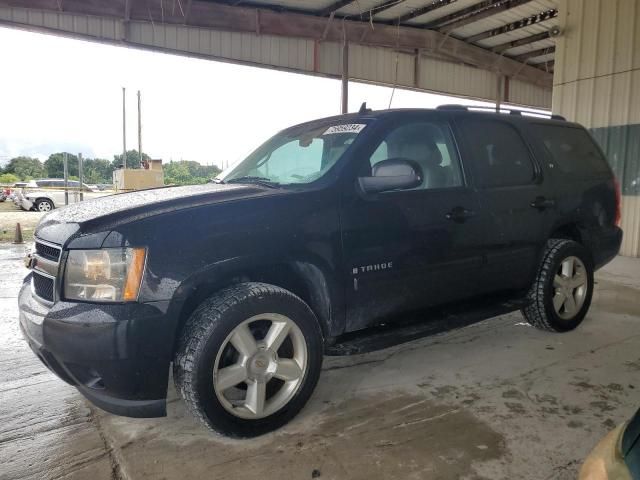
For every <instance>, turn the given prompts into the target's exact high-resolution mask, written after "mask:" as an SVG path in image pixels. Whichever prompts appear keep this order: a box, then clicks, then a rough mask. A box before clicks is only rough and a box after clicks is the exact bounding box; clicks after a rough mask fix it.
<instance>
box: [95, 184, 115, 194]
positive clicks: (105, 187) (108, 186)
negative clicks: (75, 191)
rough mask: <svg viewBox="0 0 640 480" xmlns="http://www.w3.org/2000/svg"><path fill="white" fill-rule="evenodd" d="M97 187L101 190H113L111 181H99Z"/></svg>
mask: <svg viewBox="0 0 640 480" xmlns="http://www.w3.org/2000/svg"><path fill="white" fill-rule="evenodd" d="M97 187H98V190H100V191H101V192H103V191H105V190H113V183H99V184H98V185H97Z"/></svg>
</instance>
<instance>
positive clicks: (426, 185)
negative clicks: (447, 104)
mask: <svg viewBox="0 0 640 480" xmlns="http://www.w3.org/2000/svg"><path fill="white" fill-rule="evenodd" d="M389 159H406V160H413V161H414V162H415V163H417V164H418V165H419V167H420V169H421V171H422V172H421V173H422V179H423V180H422V183H421V184H420V185H419V186H417V187H416V188H414V189H413V190H425V189H435V188H448V187H459V186H461V185H462V184H463V179H462V169H461V168H460V161H459V159H458V155H457V153H456V149H455V144H454V142H453V138H452V136H451V132H450V130H449V127H448V125H447V124H446V123H444V122H437V121H414V122H411V123H406V124H403V125H400V126H398V127H396V128H395V129H393V130H391V131H390V132H389V133H388V134H387V135H385V137H384V139H383V140H382V141H381V142H380V144H379V145H378V147H377V148H376V150H375V151H374V152H373V154H372V155H371V157H370V158H369V163H370V166H371V167H373V166H374V165H375V164H376V163H378V162H381V161H383V160H389Z"/></svg>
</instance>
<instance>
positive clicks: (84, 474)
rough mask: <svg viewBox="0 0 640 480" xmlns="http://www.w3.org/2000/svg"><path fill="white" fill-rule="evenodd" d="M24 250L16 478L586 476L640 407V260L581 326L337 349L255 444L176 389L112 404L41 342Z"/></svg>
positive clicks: (8, 360)
mask: <svg viewBox="0 0 640 480" xmlns="http://www.w3.org/2000/svg"><path fill="white" fill-rule="evenodd" d="M24 248H25V247H23V246H20V247H15V246H11V247H9V246H5V247H1V246H0V287H1V290H0V291H1V292H2V293H1V295H0V297H1V298H0V312H2V313H1V314H0V479H2V480H14V479H43V478H46V479H69V480H70V479H88V478H90V479H92V480H103V479H104V480H109V479H110V480H128V479H165V480H170V479H179V480H190V479H202V478H215V479H216V480H221V479H233V480H242V479H246V480H250V479H251V480H252V479H255V480H258V479H259V480H270V479H274V480H275V479H277V480H282V479H283V478H286V479H292V480H294V479H295V480H297V479H312V478H320V479H321V480H322V479H340V480H343V479H358V480H359V479H362V480H365V479H367V480H369V479H385V480H386V479H430V480H432V479H514V478H518V479H531V480H534V479H535V480H545V479H548V480H565V479H566V480H568V479H575V478H576V474H577V471H578V469H579V467H580V465H581V462H582V460H583V459H584V457H585V456H586V455H587V454H588V452H589V451H590V450H591V449H592V448H593V446H594V445H595V444H596V443H597V441H598V440H599V439H600V438H601V437H602V436H603V435H605V434H606V433H607V432H608V431H609V430H611V429H612V428H613V427H614V426H615V425H616V424H619V423H621V422H623V421H624V420H626V419H628V418H629V417H630V416H631V415H632V414H633V413H634V412H635V410H636V409H637V408H638V407H639V406H640V395H639V393H638V392H639V391H640V348H639V346H640V302H639V301H638V298H640V260H638V259H628V258H618V259H616V260H615V261H614V262H613V263H612V264H610V265H609V266H607V267H606V268H605V269H604V270H602V271H601V272H599V273H598V274H597V281H598V285H597V286H596V295H595V299H594V305H593V306H592V309H591V311H590V313H589V315H588V316H587V318H586V320H585V321H584V323H583V324H582V325H581V326H580V327H579V328H578V329H577V330H576V331H574V332H570V333H566V334H551V333H545V332H541V331H538V330H536V329H534V328H532V327H529V326H528V325H527V324H526V323H524V321H523V318H522V317H521V316H520V314H519V313H512V314H508V315H503V316H500V317H496V318H492V319H490V320H486V321H483V322H480V323H478V324H475V325H472V326H469V327H466V328H462V329H459V330H455V331H451V332H448V333H445V334H441V335H437V336H432V337H428V338H423V339H420V340H416V341H413V342H410V343H406V344H404V345H399V346H395V347H392V348H387V349H385V350H380V351H377V352H374V353H369V354H364V355H355V356H350V357H331V358H329V357H326V358H325V363H324V367H323V371H322V375H321V378H320V382H319V384H318V388H317V390H316V392H315V393H314V395H313V397H312V398H311V401H310V402H309V404H308V405H307V407H306V408H305V409H304V410H303V411H302V413H301V414H300V415H299V417H298V418H296V419H295V420H294V421H293V422H292V423H291V424H289V425H287V426H286V427H285V428H283V429H281V430H280V431H278V432H275V433H272V434H269V435H266V436H263V437H260V438H258V439H254V440H244V441H237V440H235V441H233V440H229V439H226V438H222V437H220V436H217V435H215V434H213V433H211V432H209V431H208V430H206V429H205V428H204V427H202V426H201V425H200V424H199V423H197V422H196V421H194V420H193V419H192V417H191V416H190V415H189V413H188V412H187V411H186V408H185V406H184V404H183V402H182V401H181V400H180V399H179V398H178V396H177V395H176V392H175V391H174V389H173V388H171V389H170V391H169V398H170V401H169V405H168V417H167V418H158V419H129V418H123V417H116V416H113V415H109V414H106V413H103V412H101V411H100V410H98V409H97V408H95V407H93V406H91V405H89V404H88V403H87V402H86V401H85V400H84V399H83V398H82V397H81V396H80V395H79V394H78V393H77V391H76V390H75V389H74V388H72V387H70V386H68V385H66V384H64V383H63V382H62V381H60V380H58V379H57V378H56V377H54V376H53V375H52V374H51V373H49V372H48V371H47V370H46V369H45V368H44V367H43V366H42V364H41V363H40V362H39V360H37V359H36V357H35V356H34V355H33V354H32V352H31V351H30V350H29V349H28V348H27V346H26V344H25V342H24V341H23V340H22V338H21V336H20V332H19V329H18V324H17V315H18V312H17V305H16V296H17V292H18V288H19V285H20V283H21V279H22V277H23V275H24V274H25V270H24V269H23V267H22V264H21V257H22V255H23V253H24Z"/></svg>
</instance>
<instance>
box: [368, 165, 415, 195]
mask: <svg viewBox="0 0 640 480" xmlns="http://www.w3.org/2000/svg"><path fill="white" fill-rule="evenodd" d="M371 174H372V176H370V177H360V178H358V183H359V184H360V188H362V190H363V191H365V192H367V193H380V192H387V191H390V190H404V189H410V188H416V187H417V186H418V185H420V184H421V183H422V171H421V169H420V166H419V165H418V164H417V163H416V162H414V161H412V160H409V159H406V158H389V159H387V160H383V161H381V162H378V163H376V164H375V165H374V166H373V167H372V169H371Z"/></svg>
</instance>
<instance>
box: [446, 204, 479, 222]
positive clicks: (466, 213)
mask: <svg viewBox="0 0 640 480" xmlns="http://www.w3.org/2000/svg"><path fill="white" fill-rule="evenodd" d="M474 215H475V212H474V211H472V210H467V209H466V208H463V207H454V209H453V210H451V211H450V212H449V213H447V214H446V215H445V217H446V218H447V220H451V221H453V222H458V223H462V222H464V221H465V220H467V219H468V218H471V217H473V216H474Z"/></svg>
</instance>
